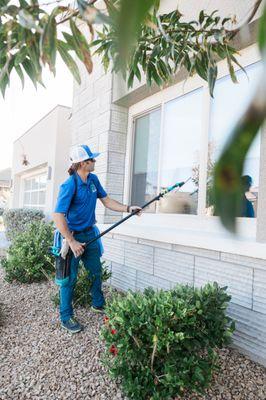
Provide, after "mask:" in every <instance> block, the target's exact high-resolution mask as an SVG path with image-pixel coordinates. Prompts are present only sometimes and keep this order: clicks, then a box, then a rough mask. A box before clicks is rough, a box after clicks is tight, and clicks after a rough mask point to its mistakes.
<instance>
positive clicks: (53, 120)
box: [11, 105, 71, 217]
mask: <svg viewBox="0 0 266 400" xmlns="http://www.w3.org/2000/svg"><path fill="white" fill-rule="evenodd" d="M70 116H71V109H70V108H69V107H65V106H60V105H58V106H56V107H55V108H54V109H53V110H51V111H50V112H49V113H48V114H47V115H45V116H44V117H43V118H42V119H41V120H40V121H38V122H37V123H36V124H35V125H34V126H33V127H32V128H30V129H29V130H28V131H27V132H25V133H24V134H23V135H22V136H21V137H20V138H18V139H17V140H16V141H15V142H14V145H13V163H12V181H13V186H12V201H11V207H12V208H20V207H23V205H24V204H23V192H24V189H23V185H24V180H25V178H28V177H31V176H36V175H38V174H40V173H43V174H45V175H46V177H47V181H46V198H45V208H44V212H45V214H46V215H47V216H48V217H49V216H50V215H51V212H52V210H53V208H54V204H55V201H56V196H57V192H58V188H59V184H60V183H62V181H63V180H65V179H66V178H67V168H68V166H69V157H68V155H69V147H70V143H71V137H70ZM24 155H25V157H26V160H27V161H28V165H23V157H24Z"/></svg>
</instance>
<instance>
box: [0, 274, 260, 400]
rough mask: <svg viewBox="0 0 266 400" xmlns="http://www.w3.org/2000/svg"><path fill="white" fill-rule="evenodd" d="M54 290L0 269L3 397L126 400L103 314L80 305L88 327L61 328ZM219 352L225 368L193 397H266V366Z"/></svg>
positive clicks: (254, 399)
mask: <svg viewBox="0 0 266 400" xmlns="http://www.w3.org/2000/svg"><path fill="white" fill-rule="evenodd" d="M51 290H52V287H51V285H50V284H48V283H41V284H32V285H18V284H12V285H10V284H8V283H6V282H4V281H3V271H2V269H1V268H0V303H2V304H1V308H2V310H3V311H4V325H3V326H1V327H0V399H1V400H7V399H8V400H17V399H21V400H24V399H30V400H55V399H56V400H61V399H62V400H63V399H64V400H65V399H71V400H81V399H82V400H83V399H84V400H85V399H86V400H87V399H95V400H109V399H110V400H111V399H112V400H116V399H125V397H124V396H123V395H122V393H121V392H120V390H119V388H118V387H117V386H116V384H115V383H114V382H112V381H111V380H110V378H109V377H108V374H107V372H106V371H105V369H104V368H103V367H102V365H101V364H100V361H99V358H100V354H101V352H102V349H103V347H102V344H101V343H100V341H99V338H98V333H99V330H100V327H101V325H102V316H99V315H95V314H92V313H91V312H90V311H88V310H86V309H81V308H80V309H78V310H77V313H76V316H77V318H78V319H79V320H80V322H81V323H83V324H84V325H85V329H84V331H83V332H81V333H80V334H77V335H73V336H71V335H70V334H68V333H67V332H65V331H62V330H61V329H60V327H59V324H58V322H57V321H58V315H57V312H56V311H55V310H54V308H53V305H52V303H51V301H50V294H51ZM220 357H221V366H222V369H221V372H220V373H219V374H218V375H217V376H216V377H215V382H214V384H213V385H212V389H210V390H209V391H208V393H207V395H206V396H204V397H200V396H191V397H189V398H188V399H189V400H198V399H202V400H210V399H217V400H218V399H223V400H231V399H232V400H266V370H265V369H264V368H263V367H261V366H260V365H258V364H256V363H254V362H252V361H250V360H249V359H248V358H246V357H244V356H242V355H240V354H239V353H238V352H237V351H235V350H232V349H226V350H222V351H221V353H220ZM136 400H138V399H136ZM176 400H177V399H176Z"/></svg>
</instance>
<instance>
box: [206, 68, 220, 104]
mask: <svg viewBox="0 0 266 400" xmlns="http://www.w3.org/2000/svg"><path fill="white" fill-rule="evenodd" d="M217 74H218V69H217V65H213V64H210V65H209V68H208V84H209V92H210V95H211V97H213V90H214V86H215V82H216V79H217Z"/></svg>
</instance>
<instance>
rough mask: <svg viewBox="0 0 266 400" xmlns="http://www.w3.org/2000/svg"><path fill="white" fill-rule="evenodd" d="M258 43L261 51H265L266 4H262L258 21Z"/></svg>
mask: <svg viewBox="0 0 266 400" xmlns="http://www.w3.org/2000/svg"><path fill="white" fill-rule="evenodd" d="M258 43H259V48H260V51H261V52H265V51H266V5H265V6H264V10H263V14H262V16H261V17H260V22H259V36H258Z"/></svg>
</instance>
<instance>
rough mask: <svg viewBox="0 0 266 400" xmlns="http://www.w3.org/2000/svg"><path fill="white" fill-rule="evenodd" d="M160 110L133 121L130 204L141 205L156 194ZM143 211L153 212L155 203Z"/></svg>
mask: <svg viewBox="0 0 266 400" xmlns="http://www.w3.org/2000/svg"><path fill="white" fill-rule="evenodd" d="M160 124H161V110H160V109H159V110H155V111H152V112H150V113H149V114H147V115H144V116H143V117H140V118H138V119H137V120H136V122H135V143H134V163H133V177H132V192H131V204H136V205H139V206H142V205H143V204H144V203H146V202H148V201H149V200H151V199H152V198H153V197H154V196H156V194H157V180H158V162H159V143H160ZM145 211H149V212H154V211H155V203H152V204H151V205H150V206H149V207H147V208H146V209H145Z"/></svg>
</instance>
